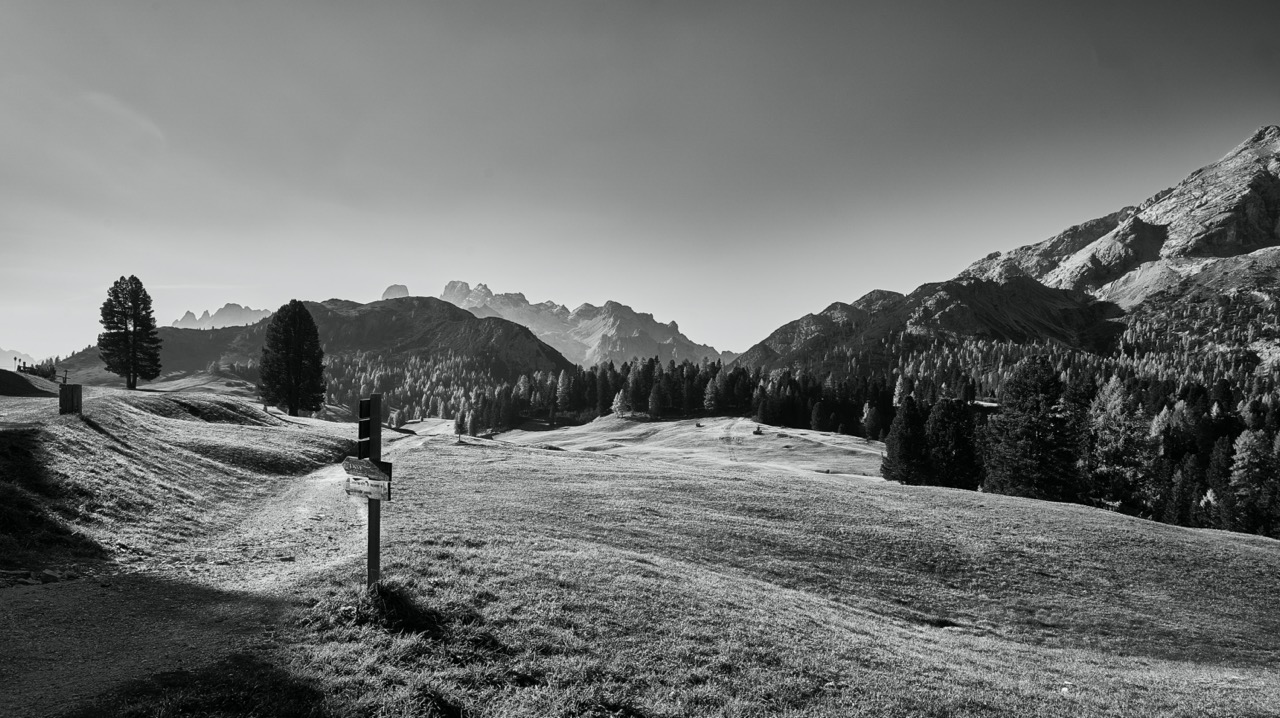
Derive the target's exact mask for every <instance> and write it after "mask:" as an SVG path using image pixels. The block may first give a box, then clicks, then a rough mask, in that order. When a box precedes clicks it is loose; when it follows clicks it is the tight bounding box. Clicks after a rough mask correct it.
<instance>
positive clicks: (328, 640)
mask: <svg viewBox="0 0 1280 718" xmlns="http://www.w3.org/2000/svg"><path fill="white" fill-rule="evenodd" d="M598 428H599V431H600V432H601V434H602V435H601V436H599V437H597V440H598V441H599V442H601V443H602V444H604V443H608V442H609V441H610V439H609V437H608V436H607V434H608V433H610V432H612V431H630V430H632V429H633V428H634V427H630V428H629V427H620V426H613V427H612V428H611V427H610V425H608V424H607V423H605V424H602V425H601V426H600V427H598ZM701 428H702V429H705V428H708V427H701ZM666 430H667V431H679V430H680V428H679V427H676V426H672V427H667V428H666ZM696 430H697V429H695V427H693V426H692V424H690V426H689V428H688V432H689V433H694V432H695V431H696ZM576 431H577V432H578V433H581V431H583V430H576ZM704 433H707V432H704ZM775 433H776V432H775ZM707 435H708V437H709V438H708V441H709V442H710V444H715V445H719V444H721V443H722V442H720V440H719V437H718V435H716V434H715V433H714V432H710V433H707ZM754 436H756V435H750V434H749V436H748V437H747V438H744V441H748V442H749V441H750V438H751V437H754ZM555 438H556V432H542V433H541V434H540V436H539V437H538V439H539V442H538V444H537V446H520V445H513V444H510V443H504V442H501V441H488V440H481V439H465V440H463V442H462V443H457V442H456V441H455V440H454V439H453V438H452V437H448V436H442V435H432V436H421V437H417V436H411V437H407V438H403V439H401V440H399V441H397V442H396V443H395V445H394V446H393V448H392V449H391V451H390V452H389V453H388V458H390V459H391V460H392V461H394V462H395V467H396V468H395V472H396V473H395V475H396V481H395V500H394V501H393V502H392V503H390V504H387V505H385V506H384V511H383V530H384V546H383V557H384V559H383V560H384V577H385V580H384V584H383V585H382V586H381V587H380V590H379V591H378V592H376V593H374V594H372V595H370V594H367V593H365V592H364V591H363V590H362V589H361V588H360V586H361V585H362V578H363V563H362V562H361V561H360V559H359V558H358V557H356V558H353V559H352V560H350V561H349V562H347V563H346V564H344V565H341V566H339V567H338V568H333V569H329V570H327V571H323V572H320V573H317V574H315V575H312V576H311V577H309V578H307V579H306V580H304V581H303V582H302V584H301V585H300V586H299V587H298V589H297V592H296V597H295V600H294V601H292V602H291V603H290V607H289V608H288V609H287V612H286V613H287V616H286V617H285V619H284V621H283V624H284V625H287V626H288V629H287V630H286V631H285V633H284V634H283V635H282V637H281V640H280V642H279V643H278V644H277V645H275V646H274V647H273V648H272V649H270V650H269V651H264V652H261V653H259V654H254V655H240V656H233V657H231V658H230V659H228V661H227V662H224V664H221V665H219V666H214V667H211V668H210V669H208V671H209V672H206V673H201V672H193V673H190V674H187V675H184V676H176V677H174V676H170V677H168V678H166V680H165V681H159V682H158V681H150V682H144V683H141V684H137V685H134V686H131V687H130V688H129V689H127V690H126V691H124V692H123V693H119V694H116V695H114V696H113V697H111V698H109V699H107V700H105V701H102V702H99V703H95V704H93V705H91V706H90V707H89V708H87V709H86V710H89V711H92V712H83V713H79V714H77V715H85V716H87V715H99V714H106V715H110V714H113V713H114V714H116V715H153V714H164V711H163V710H161V707H164V706H168V708H165V710H170V709H172V710H173V711H176V712H172V713H171V714H174V715H178V714H183V715H185V714H187V713H186V712H185V711H187V710H190V711H192V712H194V713H196V714H207V715H247V714H251V713H245V712H242V710H241V708H236V706H237V705H241V706H243V704H244V703H245V702H246V701H247V702H249V703H252V702H253V701H255V700H258V701H262V702H263V703H262V704H263V705H271V706H274V708H273V709H272V710H270V711H268V712H266V713H261V714H264V715H265V714H271V715H325V716H414V715H442V716H684V715H716V716H720V715H723V716H765V715H792V716H857V715H867V716H893V715H900V716H988V715H1010V716H1014V715H1016V716H1071V717H1073V718H1076V717H1078V716H1095V715H1097V716H1106V715H1113V716H1224V717H1225V716H1272V715H1276V708H1275V707H1276V706H1278V705H1280V677H1278V676H1277V670H1278V669H1280V611H1278V610H1277V609H1278V608H1280V594H1278V593H1277V591H1276V587H1277V580H1276V577H1277V576H1278V575H1280V544H1278V543H1277V542H1275V541H1271V540H1267V539H1260V538H1253V537H1248V536H1241V535H1236V534H1226V533H1219V532H1213V531H1195V530H1187V529H1181V528H1177V527H1171V526H1165V525H1161V524H1155V523H1150V522H1145V521H1140V520H1135V519H1131V518H1128V517H1123V516H1118V515H1114V514H1110V513H1106V512H1102V511H1097V510H1092V509H1087V508H1084V507H1080V506H1067V505H1055V504H1046V503H1040V502H1035V501H1029V500H1022V499H1012V498H1007V497H998V496H986V495H982V494H975V493H965V492H959V491H953V490H946V489H935V488H912V487H902V486H898V485H895V484H886V483H883V482H876V481H871V480H867V479H860V478H850V477H847V476H843V477H842V476H840V475H838V474H827V473H825V472H821V473H819V472H812V473H810V474H809V475H805V474H804V473H803V472H797V471H791V470H787V471H780V470H777V469H775V468H772V467H771V466H769V465H768V464H770V463H772V462H771V461H770V462H765V463H763V464H749V463H744V464H741V465H740V466H735V465H726V466H723V467H720V468H717V467H715V466H713V465H712V464H713V463H714V462H713V461H707V462H703V463H691V462H689V461H684V460H682V461H679V462H673V461H668V460H666V458H663V457H664V456H666V455H664V454H662V453H661V452H660V453H659V455H658V458H652V457H646V456H643V455H642V452H638V451H630V452H628V453H627V454H625V455H615V454H610V453H607V452H602V451H565V450H555V449H554V448H552V447H554V446H555ZM688 441H689V442H690V443H696V439H692V438H690V439H688ZM624 443H625V442H624ZM710 444H709V445H710ZM633 446H634V445H633ZM748 449H749V447H748ZM686 450H692V449H688V448H687V449H686ZM710 450H711V449H709V451H710ZM668 458H669V457H668ZM245 665H250V666H253V668H252V670H251V671H250V673H252V675H253V676H255V679H254V680H252V681H248V682H244V681H239V682H234V683H228V682H227V678H226V677H227V676H228V675H235V674H236V672H237V671H242V670H244V668H243V667H244V666H245ZM230 685H236V686H240V687H241V688H242V689H246V690H248V696H249V697H247V698H246V694H245V693H244V692H243V691H241V692H235V691H231V690H229V688H228V686H230ZM219 686H221V688H220V687H219ZM254 696H256V698H255V697H254ZM285 696H289V697H290V698H288V699H287V700H285V699H284V698H282V697H285ZM273 701H274V702H273ZM282 701H283V702H282ZM286 704H287V705H286ZM148 711H151V712H148ZM201 711H204V713H201ZM289 711H297V712H296V713H290V712H289Z"/></svg>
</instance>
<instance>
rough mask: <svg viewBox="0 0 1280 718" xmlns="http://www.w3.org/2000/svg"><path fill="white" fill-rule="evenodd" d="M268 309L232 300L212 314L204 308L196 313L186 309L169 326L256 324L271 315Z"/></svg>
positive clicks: (200, 327) (214, 327) (213, 326)
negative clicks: (198, 314)
mask: <svg viewBox="0 0 1280 718" xmlns="http://www.w3.org/2000/svg"><path fill="white" fill-rule="evenodd" d="M272 313H273V312H272V311H271V310H270V309H253V308H250V307H244V306H241V305H239V304H235V303H233V302H228V303H227V304H225V305H223V306H222V308H221V309H219V310H217V311H215V312H214V313H213V314H210V313H209V310H208V309H206V310H204V311H203V312H201V313H200V317H199V318H198V319H197V318H196V315H195V314H194V313H193V312H191V311H190V310H188V311H187V312H186V313H184V314H183V315H182V318H181V319H177V320H174V322H173V324H171V325H170V326H172V327H176V328H178V329H221V328H223V327H239V326H246V325H249V324H257V323H258V322H260V321H262V320H263V319H266V318H267V317H269V316H271V315H272Z"/></svg>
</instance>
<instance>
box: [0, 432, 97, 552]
mask: <svg viewBox="0 0 1280 718" xmlns="http://www.w3.org/2000/svg"><path fill="white" fill-rule="evenodd" d="M46 439H47V437H45V435H44V431H43V430H42V429H40V428H39V427H23V428H0V567H10V568H40V567H43V566H47V565H50V564H53V563H57V562H60V561H65V560H69V559H95V558H102V557H104V556H106V551H105V550H104V549H103V547H102V546H100V545H99V544H98V543H97V542H95V541H93V540H92V539H90V538H88V537H87V536H85V535H83V534H80V533H78V532H76V531H73V530H72V529H71V528H69V527H68V526H67V525H66V524H64V523H63V522H62V521H60V520H58V518H57V516H56V513H55V511H56V507H57V506H58V505H59V504H60V503H61V502H62V501H64V500H66V499H74V498H75V497H74V496H73V494H72V492H71V491H69V490H68V489H66V488H65V487H63V486H62V485H60V484H59V483H58V482H56V481H54V478H53V477H52V476H51V475H50V473H49V469H48V457H47V452H46V451H45V448H44V445H45V441H46Z"/></svg>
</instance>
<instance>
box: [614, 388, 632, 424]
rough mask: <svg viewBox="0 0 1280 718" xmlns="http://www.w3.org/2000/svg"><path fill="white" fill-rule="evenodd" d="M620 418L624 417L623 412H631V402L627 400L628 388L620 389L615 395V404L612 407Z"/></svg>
mask: <svg viewBox="0 0 1280 718" xmlns="http://www.w3.org/2000/svg"><path fill="white" fill-rule="evenodd" d="M610 408H611V409H613V413H614V415H615V416H617V417H618V418H622V414H623V413H624V412H625V413H628V414H629V413H631V404H630V403H629V402H628V401H627V390H626V389H625V388H624V389H619V390H618V393H617V394H615V395H614V397H613V405H612V406H611V407H610Z"/></svg>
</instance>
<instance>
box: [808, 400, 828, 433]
mask: <svg viewBox="0 0 1280 718" xmlns="http://www.w3.org/2000/svg"><path fill="white" fill-rule="evenodd" d="M809 428H810V429H812V430H814V431H827V429H828V428H829V427H828V423H827V405H826V404H824V403H823V402H821V401H817V402H814V405H813V409H811V410H810V411H809Z"/></svg>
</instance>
